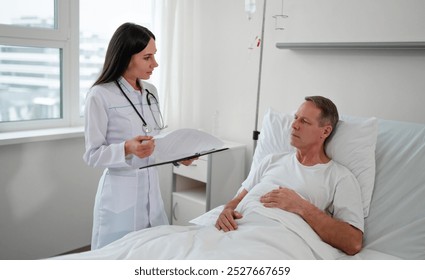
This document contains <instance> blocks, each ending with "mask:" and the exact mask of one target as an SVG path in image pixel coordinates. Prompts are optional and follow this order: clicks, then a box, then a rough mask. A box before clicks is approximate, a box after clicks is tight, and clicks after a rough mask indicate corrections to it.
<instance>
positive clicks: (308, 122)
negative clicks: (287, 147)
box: [291, 101, 324, 149]
mask: <svg viewBox="0 0 425 280" xmlns="http://www.w3.org/2000/svg"><path fill="white" fill-rule="evenodd" d="M319 117H320V109H319V108H317V107H316V105H314V103H313V102H311V101H305V102H304V103H303V104H301V106H300V107H299V108H298V111H297V112H296V113H295V119H294V121H293V123H292V131H291V145H292V146H294V147H295V148H297V149H306V148H311V147H314V146H317V145H319V146H321V145H323V142H324V138H323V137H324V127H321V126H320V124H319ZM321 137H322V138H321Z"/></svg>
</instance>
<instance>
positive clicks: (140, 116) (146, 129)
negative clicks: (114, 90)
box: [115, 81, 150, 133]
mask: <svg viewBox="0 0 425 280" xmlns="http://www.w3.org/2000/svg"><path fill="white" fill-rule="evenodd" d="M115 83H116V84H117V87H118V88H119V89H120V90H121V92H122V94H123V95H124V96H125V98H126V99H127V100H128V102H130V105H131V107H133V109H134V111H136V113H137V115H138V116H139V118H140V119H141V120H142V122H143V130H144V131H145V132H146V133H147V132H150V129H149V127H148V124H147V123H146V121H145V119H144V118H143V117H142V115H141V114H140V113H139V111H137V109H136V106H134V104H133V102H131V100H130V98H129V97H128V96H127V94H125V92H124V90H123V89H122V88H121V86H120V84H119V82H118V81H115Z"/></svg>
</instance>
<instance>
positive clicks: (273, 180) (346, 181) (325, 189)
mask: <svg viewBox="0 0 425 280" xmlns="http://www.w3.org/2000/svg"><path fill="white" fill-rule="evenodd" d="M279 186H282V187H287V188H290V189H293V190H294V191H296V192H297V193H298V194H299V195H300V196H302V197H303V198H304V199H306V200H308V201H309V202H311V203H312V204H314V205H315V206H316V207H318V208H319V209H321V210H323V211H326V212H328V213H329V214H330V215H332V216H333V217H334V218H337V219H340V220H343V221H345V222H347V223H349V224H351V225H353V226H354V227H356V228H358V229H360V230H361V231H363V230H364V217H363V206H362V200H361V193H360V186H359V183H358V181H357V179H356V177H355V176H354V175H353V174H352V173H351V172H350V171H349V170H348V169H347V168H346V167H344V166H342V165H340V164H338V163H336V162H334V161H332V160H331V161H329V162H328V163H326V164H316V165H314V166H305V165H302V164H301V163H300V162H299V161H298V159H297V157H296V154H295V153H285V154H273V155H269V156H267V157H265V158H264V159H263V160H262V161H261V163H260V164H259V165H258V168H257V169H256V170H255V171H254V172H251V173H250V174H249V175H248V178H247V179H246V180H245V181H244V182H243V183H242V187H244V188H245V189H246V190H247V191H248V195H247V197H248V196H249V197H252V196H254V197H255V198H256V199H259V197H261V196H262V195H264V194H266V193H268V192H270V191H271V190H273V189H276V188H279ZM247 197H246V198H247Z"/></svg>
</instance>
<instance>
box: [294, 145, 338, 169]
mask: <svg viewBox="0 0 425 280" xmlns="http://www.w3.org/2000/svg"><path fill="white" fill-rule="evenodd" d="M296 157H297V159H298V161H299V162H300V163H301V164H302V165H305V166H313V165H316V164H324V163H328V162H329V161H330V160H331V159H330V158H329V157H328V156H327V155H326V154H325V151H324V149H323V147H321V148H319V149H314V148H310V149H304V150H303V149H297V153H296Z"/></svg>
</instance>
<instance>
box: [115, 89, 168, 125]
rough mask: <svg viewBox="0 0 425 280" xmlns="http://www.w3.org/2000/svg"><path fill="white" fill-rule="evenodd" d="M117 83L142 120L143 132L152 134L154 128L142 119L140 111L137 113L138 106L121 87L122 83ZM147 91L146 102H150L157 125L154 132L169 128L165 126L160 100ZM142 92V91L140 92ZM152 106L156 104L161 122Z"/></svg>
mask: <svg viewBox="0 0 425 280" xmlns="http://www.w3.org/2000/svg"><path fill="white" fill-rule="evenodd" d="M115 83H116V84H117V86H118V88H119V89H120V90H121V92H122V94H123V95H124V96H125V98H126V99H127V100H128V102H129V103H130V105H131V107H133V109H134V111H135V112H136V113H137V115H138V116H139V118H140V119H141V120H142V123H143V131H144V132H146V133H149V132H152V131H153V130H152V128H151V127H150V126H149V125H148V124H147V122H146V121H145V119H144V118H143V117H142V115H141V114H140V113H139V111H137V108H136V106H134V104H133V102H131V100H130V98H129V97H128V96H127V94H125V92H124V90H123V89H122V87H121V86H120V83H119V82H118V81H115ZM145 90H146V101H147V102H148V106H149V109H150V111H151V114H152V117H153V120H154V121H155V124H156V126H157V127H156V128H154V130H162V129H165V128H167V126H166V125H164V119H163V118H162V114H161V110H160V109H159V103H158V99H157V98H156V97H155V95H153V94H152V93H151V92H150V91H149V90H148V89H145ZM140 92H142V91H140ZM152 100H153V102H152ZM152 104H155V105H156V107H157V110H158V113H159V120H157V119H156V117H155V114H154V113H153V111H152Z"/></svg>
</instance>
